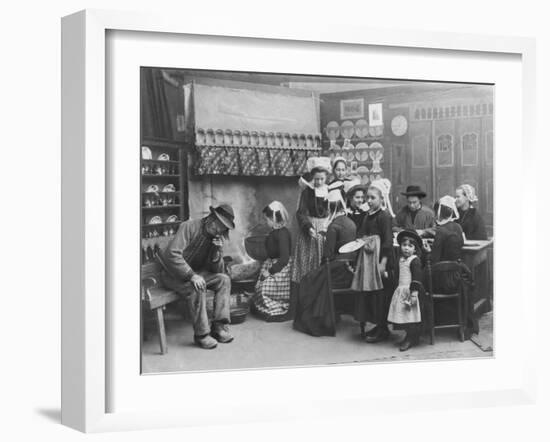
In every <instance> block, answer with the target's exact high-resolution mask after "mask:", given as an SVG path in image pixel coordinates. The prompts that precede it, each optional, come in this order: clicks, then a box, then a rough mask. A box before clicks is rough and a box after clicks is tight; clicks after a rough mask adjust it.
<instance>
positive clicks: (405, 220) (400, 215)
mask: <svg viewBox="0 0 550 442" xmlns="http://www.w3.org/2000/svg"><path fill="white" fill-rule="evenodd" d="M413 217H414V221H413ZM434 226H435V215H434V212H433V210H432V209H430V208H429V207H425V206H420V209H418V210H417V211H416V212H412V211H411V209H409V206H405V207H403V208H402V209H401V210H400V211H399V212H397V215H395V218H394V219H393V230H394V231H399V230H401V229H409V230H425V229H429V228H433V227H434Z"/></svg>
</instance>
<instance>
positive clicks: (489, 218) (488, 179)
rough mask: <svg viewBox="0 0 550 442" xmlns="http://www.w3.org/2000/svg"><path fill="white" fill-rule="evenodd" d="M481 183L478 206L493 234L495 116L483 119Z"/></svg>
mask: <svg viewBox="0 0 550 442" xmlns="http://www.w3.org/2000/svg"><path fill="white" fill-rule="evenodd" d="M480 141H481V150H480V157H481V166H482V167H481V183H480V189H478V193H479V203H478V207H479V210H480V211H481V214H482V216H483V218H484V220H485V224H486V225H487V228H488V230H489V234H491V235H492V231H493V167H494V163H493V158H494V153H493V117H492V116H491V117H484V118H483V119H482V120H481V140H480Z"/></svg>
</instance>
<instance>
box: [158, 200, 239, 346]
mask: <svg viewBox="0 0 550 442" xmlns="http://www.w3.org/2000/svg"><path fill="white" fill-rule="evenodd" d="M234 219H235V215H234V213H233V209H232V208H231V206H229V205H227V204H221V205H220V206H218V207H216V208H213V207H210V214H209V215H208V216H206V217H205V218H202V219H197V220H189V221H185V222H183V223H182V224H181V225H180V227H179V229H178V231H177V232H176V235H175V236H174V238H173V239H172V241H170V243H169V244H168V246H167V247H166V248H165V249H164V250H163V251H161V252H160V253H158V254H157V260H158V262H159V264H160V265H161V267H162V270H161V274H160V277H161V280H162V282H163V284H164V285H165V286H166V287H168V288H171V289H172V290H175V291H176V292H178V293H182V294H185V296H187V302H188V305H189V311H190V313H191V318H192V321H193V329H194V341H195V344H197V345H198V346H200V347H201V348H205V349H212V348H215V347H216V346H217V345H218V342H222V343H228V342H231V341H232V340H233V336H231V334H229V330H228V324H229V322H230V316H229V307H230V293H231V280H230V279H229V276H228V275H226V274H225V273H223V270H224V263H223V253H222V248H223V243H224V239H227V238H228V233H229V230H230V229H234V228H235V223H234ZM206 289H210V290H213V291H214V293H215V295H214V296H215V298H214V316H213V319H212V328H210V324H209V320H208V314H207V311H206Z"/></svg>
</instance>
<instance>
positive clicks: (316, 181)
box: [158, 157, 487, 351]
mask: <svg viewBox="0 0 550 442" xmlns="http://www.w3.org/2000/svg"><path fill="white" fill-rule="evenodd" d="M347 170H348V167H347V163H346V160H345V159H344V158H336V159H335V160H333V161H332V162H331V160H330V159H329V158H327V157H317V158H311V159H310V160H308V173H307V174H306V175H305V176H303V177H301V178H300V180H299V185H300V188H301V194H300V198H299V201H298V205H297V208H296V221H297V223H298V233H297V235H296V238H295V241H292V239H291V232H290V230H289V224H290V222H291V218H290V216H289V214H288V210H287V209H286V208H285V207H284V205H283V204H282V203H280V202H279V201H273V202H271V203H270V204H268V205H267V206H266V207H265V208H264V209H263V211H262V214H263V217H264V218H265V221H266V223H267V225H268V226H269V228H270V232H269V234H268V235H267V236H266V239H265V249H266V254H267V257H268V258H267V259H266V260H265V262H264V263H263V264H262V267H261V270H260V273H259V277H258V280H257V283H256V285H255V293H254V295H253V296H252V299H251V308H252V310H253V312H254V313H255V314H256V315H258V316H260V317H261V318H263V319H265V320H267V321H287V320H293V326H294V328H295V329H296V330H299V331H301V332H304V333H308V334H310V335H313V336H327V335H328V336H334V335H335V332H336V331H335V327H336V317H337V315H338V313H339V312H347V313H351V314H352V315H353V317H354V318H355V319H356V320H357V321H358V322H359V324H360V325H361V331H362V335H363V336H364V338H365V341H366V342H367V343H377V342H381V341H384V340H386V339H388V337H389V336H390V329H389V326H388V325H389V324H392V326H393V327H392V328H393V329H394V330H395V329H404V330H406V334H405V338H404V339H403V340H402V341H401V343H400V350H402V351H405V350H408V349H409V348H411V347H412V346H414V345H417V344H418V342H419V338H420V335H421V333H422V330H423V327H422V325H423V323H424V320H425V318H424V316H425V314H424V311H423V310H424V304H425V300H424V298H425V286H424V275H423V265H424V260H423V254H424V253H425V252H426V251H429V252H430V253H431V260H432V262H434V263H435V262H439V261H445V260H452V261H456V260H459V259H460V252H461V248H462V246H463V244H464V240H465V238H467V239H478V240H481V239H487V234H486V232H485V227H484V224H483V220H482V218H481V216H480V214H479V213H478V212H477V210H476V208H475V207H474V203H475V202H476V201H477V197H476V194H475V190H474V188H473V187H472V186H470V185H467V184H465V185H462V186H460V187H459V188H458V189H456V195H455V196H454V197H452V196H449V195H447V196H444V197H442V198H441V199H439V201H438V202H437V203H436V204H435V206H434V209H433V210H432V209H431V208H429V207H426V206H424V205H423V204H422V200H423V198H425V197H426V193H425V192H424V191H423V190H422V189H421V188H420V187H419V186H408V187H407V189H406V192H404V193H403V195H404V196H405V197H406V198H407V205H406V206H405V207H403V208H402V209H401V210H400V211H398V213H397V215H394V213H393V210H392V204H391V199H390V190H391V183H390V181H389V180H387V179H379V180H376V181H373V182H371V183H370V184H369V185H368V186H364V185H362V184H361V182H360V180H359V179H357V178H352V177H347V176H346V175H347ZM210 210H211V213H210V214H209V215H208V216H207V217H206V218H204V219H202V220H196V221H186V222H184V223H182V225H181V226H180V228H179V230H178V232H177V233H176V235H175V237H174V239H173V240H172V241H171V243H170V244H169V245H168V246H167V247H166V249H164V250H163V251H162V252H161V253H159V255H158V260H159V263H160V264H161V266H162V272H161V278H162V281H163V283H164V284H165V285H166V286H168V287H171V288H173V289H174V290H176V291H178V292H180V293H190V294H189V295H187V299H188V303H189V310H190V311H191V315H192V320H193V327H194V340H195V343H196V344H197V345H199V346H200V347H202V348H215V347H216V345H217V343H218V342H221V343H228V342H231V341H232V340H233V337H232V336H231V334H230V333H229V329H228V324H229V322H230V316H229V295H230V280H229V278H228V277H227V275H225V274H224V273H223V269H222V265H223V259H222V246H223V243H224V240H225V239H226V238H227V234H228V232H229V230H231V229H233V228H234V227H235V225H234V213H233V210H232V208H231V207H230V206H229V205H221V206H219V207H216V208H213V207H211V209H210ZM394 235H395V238H394ZM427 238H431V239H433V244H432V245H431V246H430V245H428V242H427V241H426V239H427ZM394 240H395V241H396V242H397V245H395V244H394ZM293 242H294V247H293V246H292V244H293ZM350 246H351V247H350ZM396 249H397V250H398V253H396V251H395V250H396ZM396 255H398V256H396ZM327 268H328V269H329V270H328V271H327ZM329 285H330V287H332V288H333V289H334V288H351V290H352V291H353V293H354V296H353V299H351V300H350V299H349V298H337V299H333V297H332V296H331V295H330V293H331V291H330V287H329ZM206 288H208V289H211V290H213V291H214V293H215V299H214V312H213V317H212V318H211V319H212V321H211V324H212V325H211V326H210V323H209V318H208V317H207V313H206V299H205V289H206ZM367 323H371V324H374V327H372V328H371V329H370V330H369V331H368V332H367V331H366V329H365V327H366V324H367Z"/></svg>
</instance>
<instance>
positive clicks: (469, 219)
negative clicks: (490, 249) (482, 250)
mask: <svg viewBox="0 0 550 442" xmlns="http://www.w3.org/2000/svg"><path fill="white" fill-rule="evenodd" d="M476 201H477V196H476V191H475V189H474V188H473V187H472V186H470V185H469V184H463V185H462V186H459V187H458V188H457V189H456V206H457V208H458V214H459V218H458V224H460V226H461V227H462V230H463V231H464V235H466V239H473V240H476V239H477V240H487V232H486V230H485V223H484V222H483V218H482V217H481V214H480V213H479V212H478V211H477V210H476V208H475V207H474V206H473V203H475V202H476Z"/></svg>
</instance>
